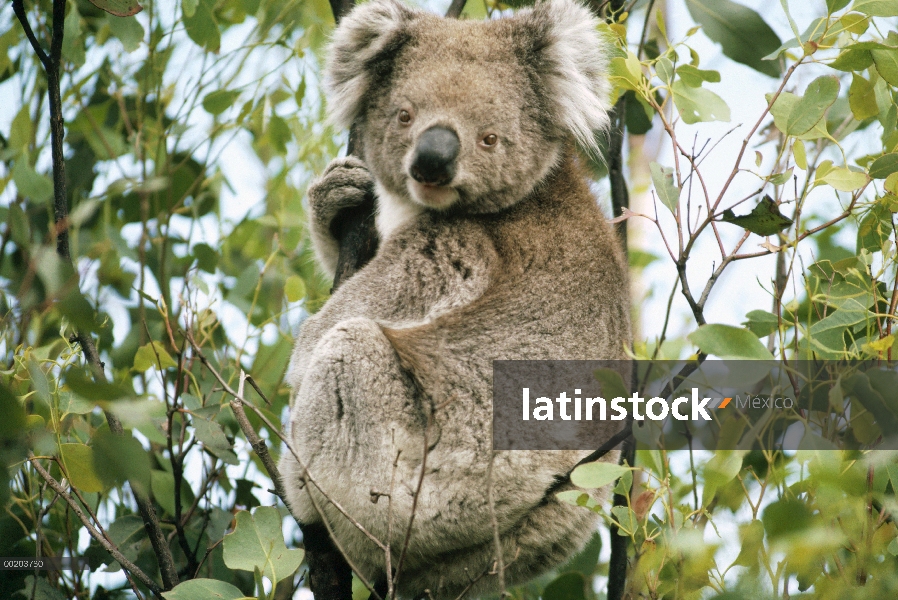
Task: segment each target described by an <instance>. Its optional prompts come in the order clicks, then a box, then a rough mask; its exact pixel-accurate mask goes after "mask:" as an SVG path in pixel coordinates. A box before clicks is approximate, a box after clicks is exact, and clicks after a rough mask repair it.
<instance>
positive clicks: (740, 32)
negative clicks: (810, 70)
mask: <svg viewBox="0 0 898 600" xmlns="http://www.w3.org/2000/svg"><path fill="white" fill-rule="evenodd" d="M686 6H687V8H688V9H689V14H691V15H692V18H693V19H695V20H696V22H697V23H699V24H700V25H701V26H702V28H703V30H704V32H705V35H707V36H708V37H709V38H711V39H712V40H714V41H715V42H717V43H718V44H720V45H721V46H722V47H723V53H724V54H725V55H726V56H728V57H729V58H731V59H733V60H735V61H736V62H740V63H742V64H744V65H748V66H749V67H751V68H752V69H755V70H756V71H760V72H761V73H764V74H765V75H769V76H771V77H779V75H780V73H781V72H782V70H781V69H780V66H779V64H778V63H777V62H773V61H765V60H763V58H764V57H765V56H767V55H768V54H770V53H771V52H773V51H775V50H776V49H777V48H779V46H780V43H781V42H780V39H779V37H778V36H777V35H776V33H775V32H774V31H773V29H771V28H770V26H769V25H768V24H767V23H765V22H764V19H762V18H761V15H759V14H758V13H757V12H755V11H754V10H752V9H750V8H748V7H745V6H742V5H741V4H736V3H735V2H731V1H730V0H686ZM725 120H728V119H725Z"/></svg>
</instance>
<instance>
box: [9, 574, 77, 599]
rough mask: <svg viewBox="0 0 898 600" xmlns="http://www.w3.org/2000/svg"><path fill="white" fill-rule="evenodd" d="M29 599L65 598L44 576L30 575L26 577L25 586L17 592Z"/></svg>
mask: <svg viewBox="0 0 898 600" xmlns="http://www.w3.org/2000/svg"><path fill="white" fill-rule="evenodd" d="M16 595H17V596H22V597H23V598H26V599H27V600H65V596H63V594H62V592H60V591H59V590H58V589H57V588H55V587H53V586H52V585H51V584H50V582H49V581H47V580H46V579H45V578H44V577H37V578H35V576H34V575H29V576H28V577H26V578H25V587H24V589H21V590H19V591H17V592H16Z"/></svg>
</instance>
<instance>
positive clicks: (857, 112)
mask: <svg viewBox="0 0 898 600" xmlns="http://www.w3.org/2000/svg"><path fill="white" fill-rule="evenodd" d="M848 106H849V108H851V114H853V115H854V118H855V119H857V120H858V121H863V120H864V119H869V118H870V117H875V116H876V115H878V114H879V107H878V106H877V105H876V93H875V92H874V91H873V84H872V83H870V82H869V81H867V80H866V79H864V78H863V77H861V76H860V75H858V74H857V73H855V74H853V75H852V77H851V87H849V88H848Z"/></svg>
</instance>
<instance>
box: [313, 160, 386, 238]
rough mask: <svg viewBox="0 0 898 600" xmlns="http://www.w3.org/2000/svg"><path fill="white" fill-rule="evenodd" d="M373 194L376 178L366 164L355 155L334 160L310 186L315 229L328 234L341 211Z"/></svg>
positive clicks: (360, 202)
mask: <svg viewBox="0 0 898 600" xmlns="http://www.w3.org/2000/svg"><path fill="white" fill-rule="evenodd" d="M373 193H374V178H373V177H372V176H371V173H370V172H369V171H368V168H367V167H366V166H365V163H363V162H362V161H361V160H359V159H358V158H356V157H354V156H347V157H344V158H337V159H334V160H333V161H331V163H330V164H329V165H328V166H327V169H325V171H324V174H323V175H322V176H321V177H319V178H318V179H317V180H315V181H314V182H312V185H310V186H309V206H310V207H311V212H312V227H313V228H315V229H317V230H318V232H319V233H321V234H324V235H327V234H328V233H330V226H331V223H332V222H333V220H334V218H335V217H336V216H337V214H338V213H339V212H340V211H341V210H343V209H345V208H351V207H353V206H358V205H359V204H362V202H364V201H365V196H366V195H368V194H373Z"/></svg>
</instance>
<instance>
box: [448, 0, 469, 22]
mask: <svg viewBox="0 0 898 600" xmlns="http://www.w3.org/2000/svg"><path fill="white" fill-rule="evenodd" d="M466 3H467V0H452V4H450V5H449V9H448V10H447V11H446V16H447V17H449V18H452V19H457V18H459V17H460V16H461V13H462V11H463V10H464V9H465V4H466Z"/></svg>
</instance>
